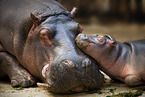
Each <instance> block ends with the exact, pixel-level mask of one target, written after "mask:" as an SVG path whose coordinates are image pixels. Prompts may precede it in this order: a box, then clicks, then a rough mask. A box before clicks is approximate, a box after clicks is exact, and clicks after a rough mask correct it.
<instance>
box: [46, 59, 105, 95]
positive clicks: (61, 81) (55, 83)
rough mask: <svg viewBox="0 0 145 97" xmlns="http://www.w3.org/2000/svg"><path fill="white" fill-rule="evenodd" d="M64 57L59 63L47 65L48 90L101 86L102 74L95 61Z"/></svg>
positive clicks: (61, 90)
mask: <svg viewBox="0 0 145 97" xmlns="http://www.w3.org/2000/svg"><path fill="white" fill-rule="evenodd" d="M78 59H81V60H80V61H77V62H75V61H74V60H73V59H72V60H71V59H65V60H62V61H60V63H52V64H51V65H49V66H48V68H47V70H46V72H45V77H46V81H47V83H48V84H49V89H50V91H53V92H55V93H66V92H69V91H73V92H74V91H75V92H80V91H86V89H89V90H90V89H96V88H99V87H100V86H102V84H103V82H104V80H103V78H104V77H103V75H102V74H101V73H100V72H99V71H98V67H97V65H96V61H94V60H90V59H89V58H78Z"/></svg>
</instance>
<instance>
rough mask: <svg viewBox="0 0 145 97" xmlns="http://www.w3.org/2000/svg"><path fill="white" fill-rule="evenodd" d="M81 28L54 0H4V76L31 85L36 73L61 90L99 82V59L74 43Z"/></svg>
mask: <svg viewBox="0 0 145 97" xmlns="http://www.w3.org/2000/svg"><path fill="white" fill-rule="evenodd" d="M81 31H82V28H81V26H80V25H79V24H78V23H77V22H75V21H74V20H73V18H72V15H71V13H70V12H68V11H66V9H65V8H63V7H62V6H61V5H60V4H58V3H57V2H56V1H54V0H1V1H0V77H2V76H5V75H8V76H9V78H10V80H11V84H12V86H14V87H15V86H20V87H28V86H31V85H33V84H34V83H35V78H33V77H36V78H39V79H41V80H43V81H45V82H46V83H47V85H46V86H47V88H49V89H50V90H51V91H53V92H57V93H66V92H68V91H69V92H70V91H76V92H78V91H83V90H86V89H96V88H98V87H100V86H101V85H102V83H103V75H102V74H101V73H100V72H99V70H98V67H97V65H96V62H95V61H94V60H93V59H91V58H90V57H89V56H87V55H85V54H84V53H82V52H81V51H80V50H79V49H78V47H77V46H76V45H75V37H76V36H77V34H78V33H80V32H81ZM20 64H21V65H20ZM32 76H33V77H32Z"/></svg>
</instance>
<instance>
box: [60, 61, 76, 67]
mask: <svg viewBox="0 0 145 97" xmlns="http://www.w3.org/2000/svg"><path fill="white" fill-rule="evenodd" d="M62 63H63V64H65V65H69V66H71V67H75V64H74V63H73V62H72V61H70V60H64V61H62Z"/></svg>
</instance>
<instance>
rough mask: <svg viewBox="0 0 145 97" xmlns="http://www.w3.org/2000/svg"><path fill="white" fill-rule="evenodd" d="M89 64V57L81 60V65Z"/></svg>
mask: <svg viewBox="0 0 145 97" xmlns="http://www.w3.org/2000/svg"><path fill="white" fill-rule="evenodd" d="M90 64H91V60H90V59H89V58H85V59H84V60H83V62H82V67H87V66H89V65H90Z"/></svg>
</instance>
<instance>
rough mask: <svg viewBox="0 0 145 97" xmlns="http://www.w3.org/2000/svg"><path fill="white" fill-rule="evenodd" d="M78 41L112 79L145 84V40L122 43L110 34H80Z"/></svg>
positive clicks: (131, 84) (81, 47)
mask: <svg viewBox="0 0 145 97" xmlns="http://www.w3.org/2000/svg"><path fill="white" fill-rule="evenodd" d="M76 43H77V45H78V47H79V48H80V49H82V50H83V51H84V52H85V53H86V54H88V55H89V56H91V57H93V58H94V59H95V60H96V61H97V62H98V63H99V64H98V66H99V67H100V69H101V70H102V71H104V72H105V73H106V74H107V75H109V76H110V77H111V78H112V79H116V80H120V81H123V82H125V83H126V84H127V85H128V86H138V85H145V61H144V60H145V40H137V41H127V42H124V43H120V42H118V41H116V40H115V39H114V38H113V37H111V36H109V35H105V36H101V35H94V36H89V35H84V34H79V35H78V36H77V38H76Z"/></svg>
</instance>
